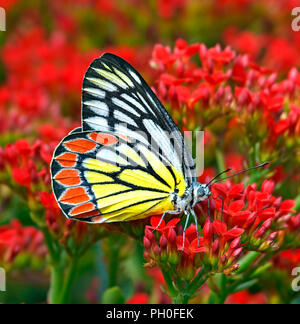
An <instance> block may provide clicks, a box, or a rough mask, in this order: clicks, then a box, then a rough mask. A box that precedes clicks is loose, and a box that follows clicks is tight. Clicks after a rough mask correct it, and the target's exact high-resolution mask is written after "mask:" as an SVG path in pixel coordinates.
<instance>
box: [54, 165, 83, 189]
mask: <svg viewBox="0 0 300 324" xmlns="http://www.w3.org/2000/svg"><path fill="white" fill-rule="evenodd" d="M54 179H55V180H56V181H58V182H60V183H61V184H62V185H65V186H76V185H79V184H80V183H81V180H80V177H79V171H78V170H74V169H65V170H62V171H60V172H58V173H57V174H56V176H55V177H54Z"/></svg>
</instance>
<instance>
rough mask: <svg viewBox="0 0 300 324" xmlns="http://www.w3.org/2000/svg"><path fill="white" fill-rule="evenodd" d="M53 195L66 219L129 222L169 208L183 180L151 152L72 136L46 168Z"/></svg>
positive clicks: (100, 137) (96, 136) (102, 137)
mask: <svg viewBox="0 0 300 324" xmlns="http://www.w3.org/2000/svg"><path fill="white" fill-rule="evenodd" d="M51 174H52V184H53V191H54V194H55V197H56V199H57V201H58V203H59V205H60V207H61V208H62V210H63V211H64V213H65V214H66V216H67V217H69V218H74V219H77V220H81V221H85V222H93V223H105V222H120V221H131V220H137V219H142V218H146V217H149V216H152V215H159V214H162V213H164V212H165V211H170V210H173V209H174V206H173V202H172V196H173V193H174V192H175V191H176V192H177V193H178V195H179V196H182V195H183V194H184V193H185V190H186V182H185V179H184V176H183V175H182V174H181V173H180V172H179V171H177V169H176V168H175V167H174V166H171V165H167V163H165V161H164V160H163V158H162V157H161V156H160V155H159V154H157V152H151V151H150V150H149V148H148V147H147V146H146V145H144V144H142V143H138V144H133V143H131V141H130V139H128V138H126V137H124V136H121V135H120V136H115V135H112V134H108V133H97V132H83V133H72V134H70V135H69V136H67V137H66V138H65V139H64V140H63V141H62V143H61V144H60V145H59V146H58V148H57V149H56V151H55V153H54V157H53V161H52V164H51Z"/></svg>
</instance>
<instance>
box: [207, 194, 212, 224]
mask: <svg viewBox="0 0 300 324" xmlns="http://www.w3.org/2000/svg"><path fill="white" fill-rule="evenodd" d="M207 214H208V218H209V220H210V222H212V218H211V215H210V201H209V197H208V198H207Z"/></svg>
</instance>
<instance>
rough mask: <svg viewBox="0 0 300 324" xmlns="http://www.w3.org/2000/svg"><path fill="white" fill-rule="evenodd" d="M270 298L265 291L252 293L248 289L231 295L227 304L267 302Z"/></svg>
mask: <svg viewBox="0 0 300 324" xmlns="http://www.w3.org/2000/svg"><path fill="white" fill-rule="evenodd" d="M267 303H268V300H267V297H266V295H265V294H264V293H258V294H250V293H249V292H248V291H247V290H244V291H241V292H238V293H235V294H232V295H230V296H229V297H228V298H227V300H226V304H248V305H251V304H253V305H256V304H267Z"/></svg>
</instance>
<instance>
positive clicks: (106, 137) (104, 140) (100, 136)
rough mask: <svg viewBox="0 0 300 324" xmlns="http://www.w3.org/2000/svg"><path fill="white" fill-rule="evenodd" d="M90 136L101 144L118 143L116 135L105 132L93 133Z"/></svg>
mask: <svg viewBox="0 0 300 324" xmlns="http://www.w3.org/2000/svg"><path fill="white" fill-rule="evenodd" d="M89 136H90V138H91V139H92V140H93V141H95V142H97V143H98V144H101V145H114V144H117V143H118V138H117V137H116V136H113V135H110V134H104V133H91V134H90V135H89Z"/></svg>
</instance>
